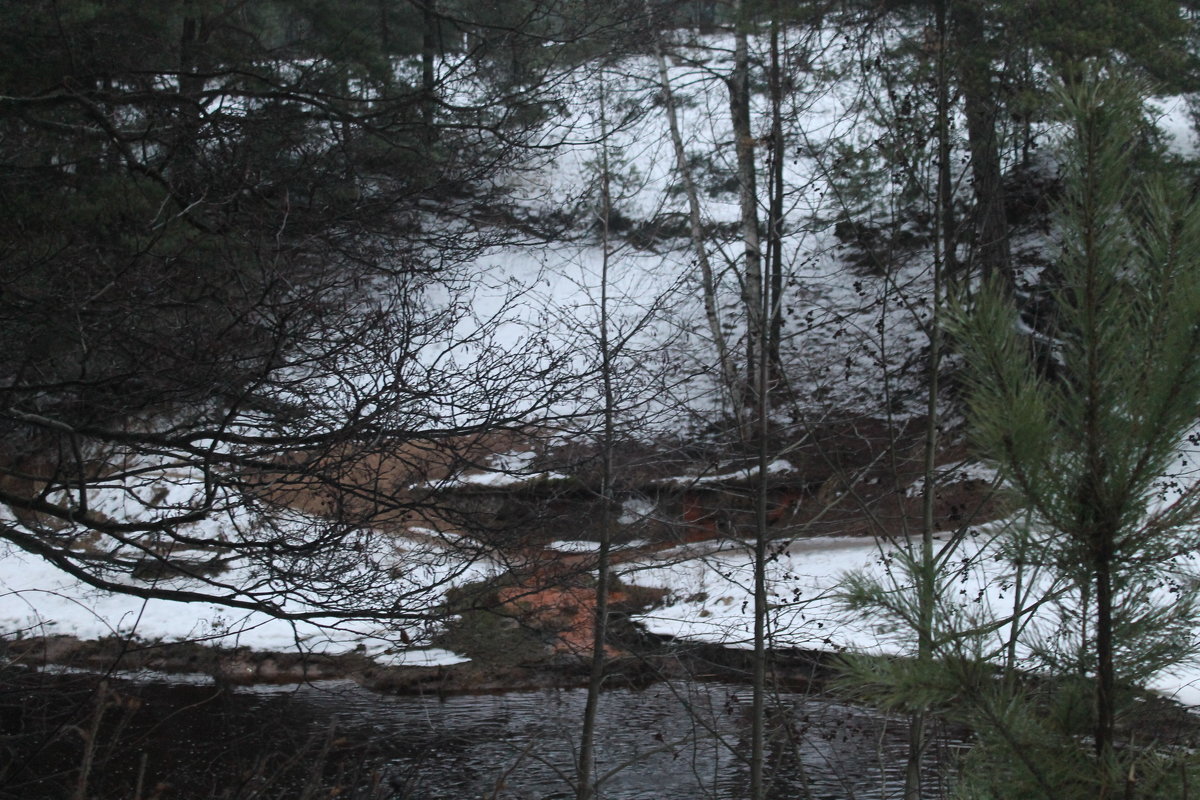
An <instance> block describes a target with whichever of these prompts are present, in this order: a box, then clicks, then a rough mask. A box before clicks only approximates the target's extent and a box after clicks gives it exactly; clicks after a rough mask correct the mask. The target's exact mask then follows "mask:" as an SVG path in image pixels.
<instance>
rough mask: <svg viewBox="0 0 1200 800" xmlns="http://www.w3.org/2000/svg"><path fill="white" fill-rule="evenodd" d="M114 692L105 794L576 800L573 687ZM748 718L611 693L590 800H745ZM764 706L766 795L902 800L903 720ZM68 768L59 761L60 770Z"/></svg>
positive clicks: (28, 789)
mask: <svg viewBox="0 0 1200 800" xmlns="http://www.w3.org/2000/svg"><path fill="white" fill-rule="evenodd" d="M121 691H124V692H136V693H137V695H138V697H139V698H140V699H139V702H138V704H137V708H136V712H134V713H130V712H126V711H122V712H121V713H122V714H123V715H124V716H125V717H127V719H124V720H123V721H122V722H121V723H120V725H119V727H120V730H119V731H117V730H116V727H117V726H116V725H115V723H113V720H112V719H110V720H109V723H106V724H110V723H112V724H113V729H112V733H113V734H114V735H116V734H118V733H119V735H120V738H121V740H122V741H121V746H120V747H117V748H111V749H110V750H111V752H107V753H106V758H105V759H100V760H98V769H97V771H96V773H95V776H94V778H93V781H92V783H93V786H94V787H95V789H96V790H97V791H99V792H100V796H103V797H129V796H132V791H131V788H132V787H133V786H134V784H135V783H136V781H137V779H138V778H137V773H138V771H139V770H141V771H142V773H143V782H144V785H146V786H153V785H154V783H155V782H156V781H158V778H159V776H164V777H163V781H164V782H169V783H170V787H169V788H170V791H169V793H168V792H164V796H165V797H166V796H169V797H177V798H193V797H195V798H212V797H227V798H240V797H245V798H250V797H282V796H296V795H295V794H291V793H295V792H298V791H300V790H301V789H302V788H303V787H304V786H305V785H311V784H313V783H314V782H319V783H320V784H322V788H321V791H320V793H318V794H315V795H314V796H320V797H326V796H330V791H331V790H335V789H336V791H337V792H339V795H338V796H341V797H359V798H394V799H399V798H404V800H418V799H419V800H443V799H447V800H448V799H450V798H453V800H463V798H498V799H499V798H506V799H507V798H530V799H533V798H537V799H538V800H544V799H546V798H566V797H572V796H573V792H572V790H571V784H572V779H573V765H574V763H575V759H576V749H575V748H576V744H577V741H578V735H579V724H580V717H581V714H582V712H583V705H584V693H583V692H582V691H580V690H546V691H540V692H522V693H508V694H501V695H480V696H455V697H448V698H444V699H439V698H437V697H395V696H386V695H380V694H376V693H374V692H370V691H367V690H364V689H361V688H359V687H358V686H355V685H353V684H349V683H324V684H319V685H308V686H300V687H294V688H289V689H285V690H280V689H271V690H265V689H256V690H236V691H234V692H223V693H222V692H216V691H215V690H213V689H212V688H210V687H198V686H167V685H163V684H146V683H142V684H139V685H136V686H133V687H124V688H123V689H122V690H121ZM749 708H750V697H749V691H748V689H747V688H746V687H744V686H735V685H728V684H719V683H688V682H680V683H670V684H657V685H654V686H652V687H650V688H648V689H644V690H640V691H634V690H624V689H622V690H614V691H611V692H607V693H606V694H605V695H604V698H603V701H602V703H601V718H600V721H599V731H598V736H597V745H598V752H597V774H598V776H599V777H600V779H601V781H602V783H601V787H600V791H599V793H598V795H599V797H600V798H606V799H607V800H640V799H641V798H646V800H696V799H697V798H720V799H721V800H738V798H742V797H745V796H746V794H747V787H748V783H749V770H748V768H747V766H746V764H745V762H744V754H745V753H746V752H747V751H748V749H749V718H750V714H749ZM773 709H774V710H773V713H772V714H771V720H770V722H771V726H770V731H771V733H770V738H769V746H768V765H767V773H768V775H770V776H771V778H772V781H773V782H772V784H771V787H770V792H769V795H768V796H769V797H771V798H779V799H780V800H782V799H783V798H788V800H792V799H793V798H806V797H811V798H831V799H832V798H837V800H843V799H844V798H861V799H862V800H868V799H876V800H878V799H879V798H888V797H896V796H898V795H899V792H900V787H901V781H902V775H903V765H904V757H905V751H906V741H907V733H906V730H905V728H904V726H903V723H902V721H900V720H898V719H896V718H889V717H887V716H885V715H882V714H879V713H877V712H874V711H872V710H870V709H864V708H860V707H856V706H851V705H847V704H844V703H841V702H837V701H835V700H832V699H830V698H828V697H823V696H819V695H815V696H804V695H800V694H791V693H785V694H780V695H777V696H776V697H774V706H773ZM116 714H117V712H116V711H113V712H110V714H109V715H110V717H112V716H114V715H116ZM142 754H144V755H142ZM72 757H74V756H72V755H71V754H66V755H65V756H63V761H64V764H65V765H66V767H69V766H70V759H71V758H72ZM935 762H936V759H934V758H932V757H931V761H930V764H929V767H928V770H929V774H930V776H931V778H933V777H936V772H937V768H936V763H935ZM143 764H145V766H143ZM57 772H60V773H62V774H69V772H70V770H69V769H67V768H64V769H63V770H58V771H57ZM147 776H148V777H147ZM67 783H68V784H69V780H68V781H67ZM39 787H40V790H39ZM10 788H11V787H10ZM61 788H62V783H61V782H60V783H59V784H58V785H57V786H56V785H53V784H52V783H49V782H37V781H34V782H31V781H29V780H26V782H25V785H24V788H23V789H22V793H21V796H23V797H36V796H44V797H51V796H55V791H59V790H61ZM146 795H147V796H149V792H148V791H147V792H146Z"/></svg>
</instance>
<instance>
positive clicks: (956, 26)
mask: <svg viewBox="0 0 1200 800" xmlns="http://www.w3.org/2000/svg"><path fill="white" fill-rule="evenodd" d="M950 13H951V20H950V21H951V23H952V30H953V35H954V41H953V45H954V51H955V52H956V53H957V54H958V58H957V61H958V86H959V90H960V91H961V92H962V95H963V112H964V115H965V116H966V120H967V146H968V148H969V150H970V153H971V182H972V185H973V187H974V194H975V214H974V217H975V242H974V248H973V254H974V262H975V264H976V265H977V266H978V268H979V270H980V273H981V274H982V275H983V277H984V278H985V279H988V278H991V277H993V276H994V277H996V278H1000V279H1003V280H1004V281H1006V282H1007V283H1008V284H1009V285H1010V286H1011V285H1012V267H1011V264H1010V256H1009V246H1008V219H1007V218H1006V216H1005V211H1004V206H1005V202H1004V183H1003V180H1002V177H1003V176H1002V174H1001V171H1000V146H999V137H998V136H997V133H996V104H997V100H996V97H995V92H994V90H993V88H992V75H991V73H992V65H991V57H990V53H991V48H990V47H989V46H988V44H987V39H986V37H985V36H984V29H983V17H982V12H981V11H980V9H979V8H978V7H977V6H976V5H975V4H974V3H972V2H970V0H955V1H954V2H953V3H952V4H951V7H950Z"/></svg>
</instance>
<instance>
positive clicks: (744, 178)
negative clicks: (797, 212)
mask: <svg viewBox="0 0 1200 800" xmlns="http://www.w3.org/2000/svg"><path fill="white" fill-rule="evenodd" d="M733 13H734V20H735V25H736V28H735V32H734V46H733V71H732V72H731V73H730V76H729V80H728V85H729V113H730V118H731V119H732V121H733V138H734V151H735V153H736V156H737V179H738V205H739V207H740V209H741V225H742V242H743V246H744V252H745V266H744V267H743V272H742V305H743V307H744V308H745V309H746V322H747V325H746V371H747V380H746V387H747V389H748V390H750V391H749V392H748V393H747V397H746V400H748V401H753V400H754V399H755V397H756V396H757V395H758V394H759V392H755V391H754V388H753V387H754V386H755V382H756V380H757V378H758V376H757V372H758V369H757V366H756V365H757V360H756V353H755V349H756V348H757V347H758V346H759V344H760V342H761V341H765V339H764V337H763V336H761V335H760V330H761V329H762V328H763V327H764V326H765V323H766V320H765V317H764V316H763V313H762V309H763V303H762V294H763V293H762V289H763V279H762V243H761V241H760V239H759V235H758V181H757V178H756V175H755V169H754V167H755V165H754V134H753V132H752V130H751V128H750V52H749V43H748V41H747V39H748V37H747V33H746V29H747V28H748V27H749V17H748V15H747V14H746V10H745V6H744V5H743V3H742V0H736V1H735V3H734V12H733Z"/></svg>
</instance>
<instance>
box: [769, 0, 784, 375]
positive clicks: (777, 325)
mask: <svg viewBox="0 0 1200 800" xmlns="http://www.w3.org/2000/svg"><path fill="white" fill-rule="evenodd" d="M771 11H772V13H771V72H770V76H769V79H768V80H769V83H770V93H771V172H770V175H771V186H770V192H769V194H770V197H771V201H770V207H769V208H768V210H767V260H768V264H769V271H770V274H771V281H770V292H771V298H772V302H771V303H770V304H769V305H767V306H765V307H766V308H768V309H769V312H770V319H769V325H770V335H769V337H768V341H767V358H768V360H769V361H770V367H771V369H770V372H771V374H770V375H769V376H768V377H770V378H772V379H774V378H775V377H777V376H779V375H781V374H782V372H783V367H782V358H781V356H780V345H781V342H782V339H783V307H782V297H783V163H784V159H785V157H786V155H785V153H784V149H783V148H784V141H783V70H782V67H781V65H780V53H779V28H780V25H779V0H772V4H771Z"/></svg>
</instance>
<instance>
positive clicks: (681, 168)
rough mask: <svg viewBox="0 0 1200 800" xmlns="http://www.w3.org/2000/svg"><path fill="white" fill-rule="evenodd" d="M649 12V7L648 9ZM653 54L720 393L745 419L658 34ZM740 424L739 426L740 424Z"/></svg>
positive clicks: (696, 197)
mask: <svg viewBox="0 0 1200 800" xmlns="http://www.w3.org/2000/svg"><path fill="white" fill-rule="evenodd" d="M646 9H647V13H649V11H650V6H649V4H647V6H646ZM654 54H655V56H656V58H657V60H658V76H659V82H660V84H661V85H662V91H663V101H664V106H665V108H666V112H667V125H668V128H669V129H670V132H671V144H672V146H673V148H674V150H675V168H676V170H677V171H678V172H679V180H680V182H681V183H682V184H683V191H684V194H685V195H686V196H687V203H688V221H689V223H690V226H691V227H690V233H691V236H692V246H693V248H694V249H695V252H696V263H697V265H698V266H699V267H700V285H701V292H702V293H703V295H704V297H703V301H704V318H705V321H706V322H707V323H708V330H709V334H710V335H711V336H712V339H713V346H714V347H716V349H717V365H718V370H719V372H720V381H721V390H722V391H723V392H727V393H728V394H729V395H730V398H731V401H732V407H733V412H734V415H735V416H736V417H737V418H738V419H739V420H740V419H741V417H742V408H741V402H740V401H741V396H742V395H743V394H744V392H741V391H739V389H738V385H739V383H740V381H739V380H738V377H737V371H736V369H735V367H734V365H733V359H732V358H731V357H730V355H729V347H728V346H727V344H726V341H725V332H724V331H723V330H722V329H721V317H720V313H719V312H718V310H717V309H718V306H717V281H716V277H715V275H714V273H713V269H712V262H711V261H710V260H709V258H708V250H707V249H706V248H705V246H704V242H705V233H704V221H703V217H702V216H701V213H700V196H699V194H698V192H697V191H696V181H695V179H694V178H693V177H692V168H691V165H690V164H688V160H687V151H686V150H685V149H684V146H683V134H682V133H680V130H679V114H678V112H677V111H676V109H675V95H674V93H673V92H672V91H671V79H670V76H669V75H668V73H667V59H666V56H665V55H664V54H663V48H662V41H661V39H659V37H658V34H657V33H656V34H655V38H654ZM739 424H740V423H739Z"/></svg>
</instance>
